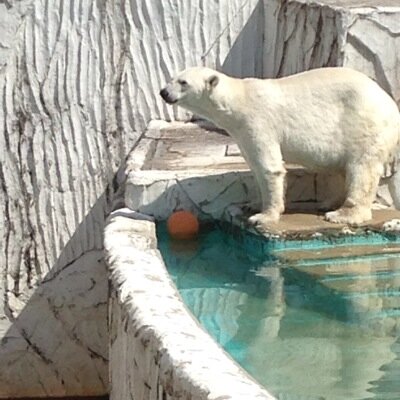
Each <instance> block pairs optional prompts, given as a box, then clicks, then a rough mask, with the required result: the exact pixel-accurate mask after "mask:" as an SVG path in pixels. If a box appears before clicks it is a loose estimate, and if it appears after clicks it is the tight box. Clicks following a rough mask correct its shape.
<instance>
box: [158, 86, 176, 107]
mask: <svg viewBox="0 0 400 400" xmlns="http://www.w3.org/2000/svg"><path fill="white" fill-rule="evenodd" d="M160 96H161V97H162V98H163V100H164V101H165V102H167V103H168V104H174V103H176V102H177V101H178V99H177V98H176V97H175V96H174V95H173V94H172V93H171V92H170V91H169V90H168V88H166V87H165V88H164V89H161V90H160Z"/></svg>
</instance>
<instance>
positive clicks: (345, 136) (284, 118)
mask: <svg viewBox="0 0 400 400" xmlns="http://www.w3.org/2000/svg"><path fill="white" fill-rule="evenodd" d="M247 85H248V88H249V90H248V93H250V95H249V97H248V98H247V99H248V100H250V101H249V102H248V106H250V107H248V109H251V110H253V111H251V112H250V115H251V116H252V118H254V119H259V120H260V119H263V121H262V122H263V126H265V127H266V128H267V127H268V130H269V131H270V132H275V133H276V134H277V135H279V138H278V141H279V142H280V145H281V149H282V153H283V155H284V158H285V160H286V161H288V162H294V163H299V164H303V165H306V166H309V167H316V166H320V167H340V165H343V163H346V162H351V159H352V158H354V159H357V158H359V157H361V156H362V154H364V153H365V152H366V151H368V152H369V153H370V155H371V156H372V154H371V153H373V152H376V154H375V156H376V157H377V158H383V159H386V158H388V157H389V153H393V151H395V149H396V148H397V147H398V142H399V135H400V114H399V110H398V108H397V105H396V103H395V101H394V100H393V99H392V98H391V97H390V96H389V95H388V94H387V93H386V92H385V91H384V90H383V89H382V88H381V87H380V86H379V85H378V84H377V83H376V82H374V81H373V80H372V79H370V78H368V77H367V76H366V75H364V74H362V73H360V72H357V71H354V70H351V69H347V68H322V69H315V70H310V71H307V72H303V73H300V74H296V75H292V76H289V77H285V78H279V79H272V80H265V81H264V82H263V83H262V84H260V81H258V82H257V80H248V82H247ZM252 99H254V100H255V101H254V103H253V102H252ZM250 103H253V104H250ZM266 110H269V112H265V111H266ZM263 111H264V112H263ZM278 116H279V117H278ZM267 136H270V134H268V135H267ZM265 139H267V137H266V138H265ZM268 140H269V138H268ZM265 141H266V140H265ZM346 160H347V161H346Z"/></svg>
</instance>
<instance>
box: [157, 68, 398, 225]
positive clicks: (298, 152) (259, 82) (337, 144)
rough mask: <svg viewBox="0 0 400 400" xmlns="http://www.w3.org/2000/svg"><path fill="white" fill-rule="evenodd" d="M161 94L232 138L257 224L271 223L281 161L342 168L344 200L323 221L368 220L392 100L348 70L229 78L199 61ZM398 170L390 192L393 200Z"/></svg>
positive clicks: (390, 144)
mask: <svg viewBox="0 0 400 400" xmlns="http://www.w3.org/2000/svg"><path fill="white" fill-rule="evenodd" d="M162 96H163V97H164V99H166V100H167V102H169V103H176V104H178V105H179V106H182V107H184V108H187V109H189V110H190V111H192V112H193V113H195V114H198V115H201V116H203V117H205V118H207V119H209V120H211V121H212V122H214V123H215V124H216V125H217V126H219V127H221V128H223V129H225V130H226V131H228V132H229V134H230V135H231V136H232V137H233V138H234V139H235V140H236V141H237V143H238V145H239V148H240V150H241V152H242V154H243V156H244V157H245V159H246V161H247V163H248V164H249V166H250V168H251V170H252V171H253V172H254V174H255V177H256V180H257V182H258V185H259V187H260V190H261V197H262V210H261V213H260V214H256V215H253V216H252V217H250V222H252V223H253V224H255V225H258V226H260V227H266V226H267V225H268V223H269V222H271V221H277V220H278V219H279V216H280V214H281V213H282V212H283V211H284V178H285V173H286V171H285V167H284V163H283V161H285V162H287V163H295V164H300V165H303V166H304V167H306V168H308V169H310V170H313V171H323V170H328V171H330V172H338V173H339V174H342V175H343V177H344V178H345V195H344V196H343V198H344V199H345V200H344V202H343V199H342V203H343V204H342V205H341V207H340V208H338V209H337V210H336V211H331V212H328V213H326V219H327V220H329V221H331V222H337V223H349V224H359V223H361V222H364V221H366V220H368V219H370V218H371V205H372V202H373V199H374V198H375V194H376V189H377V186H378V183H379V178H380V177H381V176H382V174H383V173H384V170H385V168H386V166H387V165H389V164H390V163H392V162H393V160H395V158H396V156H397V152H398V147H399V135H400V114H399V110H398V108H397V105H396V103H395V102H394V100H393V99H392V98H391V97H390V96H389V95H388V94H387V93H386V92H384V91H383V90H382V89H381V88H380V87H379V86H378V85H377V84H376V83H375V82H374V81H372V80H371V79H369V78H368V77H366V76H365V75H363V74H361V73H359V72H356V71H354V70H351V69H346V68H322V69H315V70H311V71H308V72H304V73H301V74H297V75H293V76H290V77H287V78H281V79H252V78H251V79H235V78H232V77H228V76H227V75H224V74H222V73H220V72H217V71H214V70H211V69H208V68H202V67H198V68H191V69H188V70H186V71H183V72H181V73H180V74H178V76H177V77H176V78H175V79H173V80H172V81H171V82H170V83H169V84H168V85H167V86H166V88H165V89H164V90H163V91H162ZM397 175H399V174H395V175H394V177H395V178H396V179H394V180H393V182H392V183H393V185H391V193H392V195H393V197H395V204H396V206H399V205H400V196H399V195H398V193H399V190H398V189H397V188H399V187H400V184H399V185H396V181H400V177H399V176H397ZM338 197H340V196H338Z"/></svg>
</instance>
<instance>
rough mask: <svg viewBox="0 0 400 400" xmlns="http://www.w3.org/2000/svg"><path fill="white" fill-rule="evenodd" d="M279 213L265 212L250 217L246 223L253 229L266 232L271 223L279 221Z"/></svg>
mask: <svg viewBox="0 0 400 400" xmlns="http://www.w3.org/2000/svg"><path fill="white" fill-rule="evenodd" d="M279 216H280V214H279V213H275V212H265V213H258V214H254V215H252V216H251V217H250V218H249V219H248V221H249V223H250V224H251V225H253V226H254V227H255V228H257V229H260V230H267V229H268V226H269V225H270V224H271V223H276V222H278V221H279Z"/></svg>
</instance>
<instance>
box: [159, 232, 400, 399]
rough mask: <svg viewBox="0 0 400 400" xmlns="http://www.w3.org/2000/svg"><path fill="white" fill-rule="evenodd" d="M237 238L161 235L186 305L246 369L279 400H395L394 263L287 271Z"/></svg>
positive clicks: (398, 276) (399, 311) (399, 302)
mask: <svg viewBox="0 0 400 400" xmlns="http://www.w3.org/2000/svg"><path fill="white" fill-rule="evenodd" d="M234 237H235V236H234V235H231V234H227V233H226V232H225V231H224V229H220V228H218V227H216V226H213V227H209V228H208V229H204V230H203V232H202V234H201V235H200V237H199V238H198V240H196V241H191V242H176V241H171V240H169V238H168V236H167V234H166V232H165V227H164V226H163V225H162V224H161V225H159V227H158V242H159V248H160V251H161V252H162V255H163V258H164V261H165V263H166V265H167V267H168V270H169V272H170V275H171V276H172V278H173V280H174V282H175V284H176V286H177V288H178V290H179V292H180V294H181V296H182V298H183V300H184V302H185V303H186V305H187V306H188V308H189V309H190V310H191V312H192V313H193V314H194V316H195V317H196V318H197V319H198V320H199V321H200V323H201V324H202V325H203V326H204V327H205V328H206V330H207V331H208V332H209V333H210V334H211V335H212V337H213V338H214V339H215V340H216V341H217V342H218V343H219V344H220V345H221V346H222V347H223V348H224V349H225V350H226V351H227V352H228V353H229V354H230V355H231V356H232V357H233V358H234V359H235V360H236V361H237V362H238V363H239V364H241V365H242V367H243V368H244V369H246V370H247V371H248V372H249V373H250V374H251V375H252V376H253V377H254V378H255V379H257V380H258V381H259V382H260V383H261V384H262V385H264V386H265V387H266V388H267V389H268V390H269V391H271V392H272V393H273V394H274V395H275V396H276V397H277V398H278V399H285V400H300V399H301V400H303V399H304V400H305V399H307V400H314V399H318V400H320V399H327V400H328V399H335V400H336V399H337V400H339V399H343V400H344V399H346V400H353V399H354V400H355V399H360V400H361V399H379V400H398V399H399V398H400V380H399V379H398V377H399V376H400V339H399V337H400V256H399V255H398V254H371V255H369V256H364V257H353V256H350V257H345V258H332V257H329V258H323V257H308V258H307V257H305V258H304V259H303V260H297V259H296V257H293V256H290V255H289V256H288V257H287V261H285V254H284V255H283V256H282V254H283V253H282V250H285V249H284V246H282V245H281V244H279V243H278V242H276V243H275V245H274V246H269V245H268V246H269V247H268V246H267V245H264V244H260V243H258V242H257V240H259V238H255V237H253V236H252V235H246V234H244V236H243V234H242V235H241V236H240V240H236V239H235V238H234ZM380 239H382V240H383V241H385V240H386V238H384V237H382V238H380V237H379V236H378V235H375V236H374V235H372V236H371V238H370V241H375V242H377V241H379V240H380ZM346 240H347V241H352V242H353V243H356V244H357V243H365V238H357V237H352V238H350V239H344V242H346ZM264 243H265V240H264ZM326 244H327V243H326V242H324V241H323V240H322V239H316V240H313V241H309V242H308V243H307V244H306V245H304V246H303V249H305V250H308V249H309V248H312V249H314V251H316V250H317V249H318V248H319V247H321V245H325V246H326ZM336 244H339V245H340V244H341V243H336ZM342 244H346V243H342ZM260 246H261V247H262V246H264V247H263V248H262V249H261V247H260ZM286 247H288V246H286ZM260 249H261V250H262V251H261V250H260ZM276 250H277V251H276ZM294 250H295V249H294Z"/></svg>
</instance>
